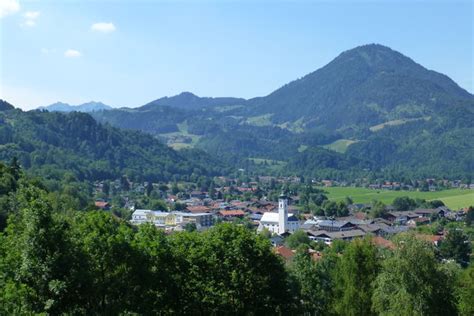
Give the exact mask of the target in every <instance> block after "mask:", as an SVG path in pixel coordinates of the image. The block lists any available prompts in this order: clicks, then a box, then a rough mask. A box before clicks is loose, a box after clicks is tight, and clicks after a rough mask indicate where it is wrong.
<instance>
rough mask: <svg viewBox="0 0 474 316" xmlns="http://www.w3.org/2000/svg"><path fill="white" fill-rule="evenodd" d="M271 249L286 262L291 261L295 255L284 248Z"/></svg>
mask: <svg viewBox="0 0 474 316" xmlns="http://www.w3.org/2000/svg"><path fill="white" fill-rule="evenodd" d="M273 249H274V251H275V253H276V254H277V255H279V256H282V257H283V259H285V260H286V261H289V260H291V259H292V258H293V256H294V255H295V253H294V251H293V250H291V249H290V248H288V247H285V246H278V247H275V248H273Z"/></svg>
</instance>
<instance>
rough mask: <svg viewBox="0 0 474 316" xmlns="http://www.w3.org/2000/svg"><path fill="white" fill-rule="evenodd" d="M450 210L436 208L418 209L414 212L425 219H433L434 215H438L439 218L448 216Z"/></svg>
mask: <svg viewBox="0 0 474 316" xmlns="http://www.w3.org/2000/svg"><path fill="white" fill-rule="evenodd" d="M448 211H449V210H448V208H447V207H443V206H441V207H438V208H435V209H421V208H419V209H416V210H414V211H413V212H414V213H415V214H418V215H420V216H423V217H431V216H433V215H436V216H438V217H444V216H445V215H446V213H447V212H448Z"/></svg>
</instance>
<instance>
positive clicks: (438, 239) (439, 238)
mask: <svg viewBox="0 0 474 316" xmlns="http://www.w3.org/2000/svg"><path fill="white" fill-rule="evenodd" d="M415 236H416V238H418V239H421V240H424V241H427V242H430V243H432V244H433V245H435V246H439V244H440V242H441V241H442V240H443V239H444V236H441V235H425V234H417V235H415Z"/></svg>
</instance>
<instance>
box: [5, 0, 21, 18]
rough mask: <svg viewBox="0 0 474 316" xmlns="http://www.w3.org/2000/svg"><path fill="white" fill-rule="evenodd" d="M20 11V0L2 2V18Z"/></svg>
mask: <svg viewBox="0 0 474 316" xmlns="http://www.w3.org/2000/svg"><path fill="white" fill-rule="evenodd" d="M18 11H20V2H18V0H0V18H3V17H4V16H7V15H9V14H14V13H16V12H18Z"/></svg>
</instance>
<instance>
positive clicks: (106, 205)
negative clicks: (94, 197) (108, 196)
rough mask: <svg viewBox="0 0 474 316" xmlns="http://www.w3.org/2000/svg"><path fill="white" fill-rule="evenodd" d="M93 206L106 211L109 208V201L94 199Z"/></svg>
mask: <svg viewBox="0 0 474 316" xmlns="http://www.w3.org/2000/svg"><path fill="white" fill-rule="evenodd" d="M94 204H95V207H98V208H100V209H101V210H104V211H108V210H110V204H109V202H105V201H95V203H94Z"/></svg>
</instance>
